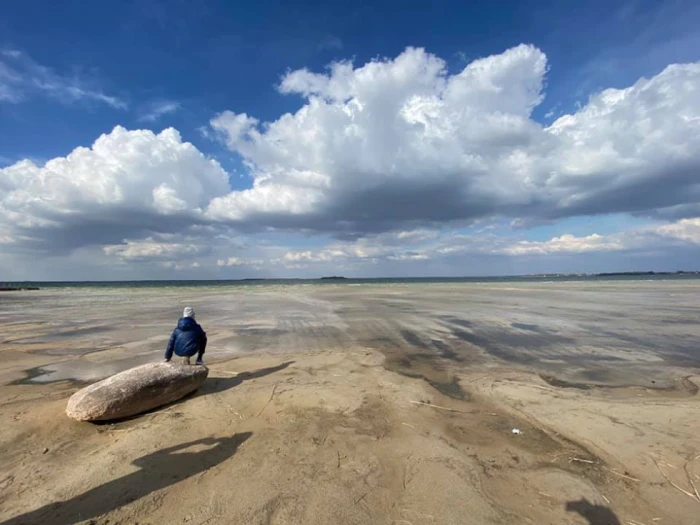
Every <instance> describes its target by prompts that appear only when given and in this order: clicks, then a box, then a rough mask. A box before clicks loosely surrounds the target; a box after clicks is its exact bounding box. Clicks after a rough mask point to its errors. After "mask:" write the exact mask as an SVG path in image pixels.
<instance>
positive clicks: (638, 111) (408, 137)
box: [0, 45, 700, 275]
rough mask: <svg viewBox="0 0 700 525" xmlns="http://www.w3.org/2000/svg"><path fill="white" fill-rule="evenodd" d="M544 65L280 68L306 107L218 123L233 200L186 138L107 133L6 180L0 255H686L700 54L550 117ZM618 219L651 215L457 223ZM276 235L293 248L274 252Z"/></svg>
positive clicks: (695, 191) (360, 258)
mask: <svg viewBox="0 0 700 525" xmlns="http://www.w3.org/2000/svg"><path fill="white" fill-rule="evenodd" d="M0 65H1V64H0ZM547 70H548V65H547V59H546V56H545V55H544V53H542V51H540V50H539V49H537V48H535V47H533V46H528V45H521V46H518V47H515V48H512V49H509V50H507V51H505V52H504V53H502V54H500V55H494V56H490V57H487V58H483V59H479V60H476V61H474V62H472V63H470V64H468V65H467V66H466V67H465V68H464V69H463V70H462V71H460V72H457V73H456V74H450V72H448V70H447V66H446V63H445V62H444V61H443V60H442V59H441V58H439V57H437V56H435V55H432V54H430V53H427V52H426V51H424V50H422V49H415V48H408V49H406V51H404V52H403V53H402V54H401V55H399V56H398V57H396V58H394V59H382V60H379V59H378V60H374V61H372V62H370V63H367V64H364V65H360V66H355V65H353V64H352V63H350V62H338V63H334V64H331V65H330V66H329V67H328V69H327V71H324V72H312V71H308V70H306V69H301V70H296V71H290V72H288V73H287V74H285V75H284V76H283V77H282V78H281V80H280V83H279V85H278V86H277V89H278V90H279V92H280V96H296V97H301V101H302V105H301V109H299V110H298V111H297V112H296V113H294V114H285V115H281V116H280V117H279V118H278V119H277V120H275V121H273V122H266V123H262V122H259V121H258V120H257V119H256V118H255V117H254V116H249V115H247V114H245V113H235V112H232V111H224V112H223V113H220V114H218V115H216V116H215V117H214V118H213V119H212V120H211V123H210V125H211V132H210V133H209V134H210V135H214V136H216V137H217V138H218V139H219V140H222V141H223V142H225V144H226V145H227V147H228V148H229V149H230V150H231V151H232V152H235V153H237V154H239V155H240V156H241V157H242V158H243V160H244V162H245V164H246V165H247V166H248V168H249V170H250V174H251V177H252V185H251V187H250V188H249V189H245V190H241V191H232V190H231V187H230V185H229V182H228V181H229V175H230V174H228V173H226V171H225V170H224V169H223V168H222V167H221V165H220V164H219V163H218V162H217V161H216V160H214V159H211V158H208V157H207V156H206V155H204V154H203V153H202V152H200V151H199V150H197V148H195V146H193V145H192V144H190V143H188V142H185V141H183V140H182V138H181V136H180V134H179V132H178V131H177V130H175V129H172V128H170V129H166V130H164V131H162V132H160V133H154V132H152V131H150V130H132V131H129V130H126V129H124V128H122V127H115V128H114V130H113V131H111V132H110V133H108V134H105V135H102V136H101V137H99V138H97V140H96V141H95V143H94V144H93V145H92V146H90V147H78V148H76V149H75V150H73V151H72V152H71V153H70V154H69V155H67V156H66V157H65V158H56V159H53V160H50V161H49V162H47V163H46V164H45V165H37V164H35V163H33V162H31V161H29V160H24V161H21V162H18V163H16V164H13V165H11V166H8V167H6V168H3V169H0V228H1V230H0V231H1V232H2V233H0V250H1V251H2V252H3V253H5V257H7V258H6V259H5V261H9V260H10V257H12V258H13V259H12V260H13V261H17V260H20V259H19V258H20V257H27V255H26V254H27V253H30V252H31V253H42V254H45V255H64V256H66V257H69V256H70V254H74V253H76V251H79V250H86V253H90V254H92V255H91V256H92V257H95V259H94V260H95V261H97V260H98V259H99V258H103V259H105V260H112V261H116V262H121V263H124V262H129V263H130V264H134V265H138V264H151V263H154V264H155V263H157V264H161V265H166V266H167V267H169V268H188V269H190V270H192V269H197V270H198V271H201V269H202V268H204V267H210V268H212V269H213V270H212V271H214V270H216V271H221V269H230V268H241V267H251V268H254V269H257V270H256V271H260V270H261V269H267V270H266V271H269V272H270V273H271V274H280V275H282V274H285V272H284V271H282V270H283V269H284V270H289V271H291V270H295V269H302V268H308V267H309V265H313V264H321V265H323V264H329V263H331V262H337V261H344V263H349V262H353V261H354V262H363V263H366V262H372V263H377V262H378V261H384V262H386V261H394V262H395V263H396V264H398V263H401V262H402V261H409V262H412V263H416V262H419V261H427V260H436V259H440V258H449V257H455V256H457V255H459V254H479V255H489V256H498V257H502V258H509V257H531V256H544V255H547V254H576V253H585V252H601V253H603V252H605V253H608V252H631V251H634V250H637V251H645V250H646V251H648V250H656V249H660V248H662V247H678V246H681V247H683V249H694V247H697V246H698V244H700V222H699V220H698V219H696V218H695V217H697V216H698V215H700V169H699V168H700V63H693V64H675V65H669V66H668V67H666V68H665V69H664V70H663V71H661V72H660V73H658V74H657V75H656V76H654V77H652V78H649V79H644V78H642V79H639V80H638V81H637V82H636V83H635V84H634V85H632V86H630V87H628V88H626V89H608V90H604V91H602V92H600V93H598V94H596V95H594V96H592V97H591V99H590V100H589V102H588V103H587V104H586V105H584V106H583V107H581V108H580V109H579V110H578V111H576V112H575V113H572V114H567V115H563V116H561V117H559V118H558V119H557V120H556V121H554V122H553V123H552V124H551V125H549V126H544V125H542V124H540V123H539V122H537V121H535V120H534V119H533V118H532V112H533V109H534V108H535V107H536V106H538V104H540V103H541V102H542V100H543V98H544V96H545V95H546V93H545V92H544V85H545V79H546V74H547ZM10 73H11V71H10ZM2 74H3V70H0V79H2V76H1V75H2ZM4 74H5V76H6V77H7V75H8V73H7V71H5V73H4ZM7 85H9V86H10V87H11V88H12V86H11V85H10V84H7ZM1 87H2V85H0V88H1ZM5 89H7V88H5ZM12 89H14V88H12ZM0 93H1V92H0ZM7 93H14V91H8V92H7ZM5 96H8V95H5ZM175 109H177V106H174V107H173V108H172V109H168V111H171V110H175ZM154 111H157V108H155V109H154ZM154 115H155V113H154ZM155 118H157V116H156V117H154V118H153V120H155ZM146 120H149V118H146V117H144V121H146ZM613 213H618V214H619V213H624V214H633V215H635V216H638V217H648V218H650V219H653V221H654V222H653V225H651V226H647V227H642V228H638V229H635V230H632V231H627V232H620V233H617V234H607V235H598V234H596V232H591V233H590V234H589V235H584V236H574V235H562V236H557V237H555V238H552V239H550V240H547V241H531V240H526V239H523V238H522V237H519V235H520V234H518V233H517V232H516V231H512V232H511V233H510V234H508V235H501V236H494V235H490V234H488V233H485V232H481V233H479V232H476V231H473V230H470V231H468V232H465V228H468V227H470V226H471V227H475V225H478V224H489V223H491V222H494V221H505V222H506V223H507V222H511V221H513V222H512V224H513V225H514V226H518V227H520V228H523V227H525V228H527V227H528V226H531V225H535V224H541V223H547V222H551V221H557V220H560V219H563V218H568V217H585V216H598V215H606V214H613ZM275 232H278V233H275ZM279 232H283V233H285V234H286V235H287V236H288V240H289V241H293V244H294V245H295V248H290V247H289V245H288V243H287V244H285V242H284V241H280V240H279V239H275V240H274V241H272V240H271V236H274V235H281V233H279ZM314 235H316V236H317V237H316V238H314V237H313V236H314ZM321 239H330V240H328V241H322V240H321ZM261 241H263V244H261ZM304 244H308V245H309V246H304ZM300 245H302V249H299V246H300ZM319 245H320V246H319ZM22 254H25V255H22ZM2 264H3V259H2V256H0V265H2ZM4 264H5V265H8V264H9V263H8V262H5V263H4ZM329 267H332V266H329ZM349 268H350V269H352V267H349ZM378 271H381V270H378ZM461 273H469V272H468V270H467V271H464V272H461ZM482 273H483V272H482Z"/></svg>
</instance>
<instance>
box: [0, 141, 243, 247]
mask: <svg viewBox="0 0 700 525" xmlns="http://www.w3.org/2000/svg"><path fill="white" fill-rule="evenodd" d="M0 190H2V191H0V224H2V225H3V227H4V230H5V231H6V232H10V233H11V234H12V235H13V237H14V238H16V239H23V244H24V245H27V244H30V245H33V246H35V247H38V248H47V249H51V250H56V251H60V250H70V249H72V248H75V247H78V246H83V245H89V244H103V245H105V244H114V243H115V242H121V241H122V240H123V239H127V238H128V239H132V238H138V237H145V236H148V235H149V234H151V233H153V232H156V233H157V232H163V233H168V232H173V231H183V230H185V229H186V228H189V227H191V226H192V225H193V224H198V223H203V222H206V221H205V220H204V218H203V210H204V209H205V208H206V207H207V206H208V205H209V202H210V201H211V200H212V199H213V198H215V197H217V196H221V195H225V194H227V193H228V192H229V190H230V187H229V185H228V175H227V173H226V172H225V171H224V170H223V169H222V168H221V166H220V165H219V164H218V163H217V162H216V161H214V160H212V159H209V158H207V157H205V156H204V155H203V154H202V153H201V152H200V151H199V150H197V149H196V148H195V147H194V146H193V145H192V144H190V143H188V142H183V141H182V139H181V137H180V134H179V133H178V132H177V131H176V130H174V129H172V128H170V129H166V130H164V131H162V132H161V133H158V134H156V133H153V132H152V131H147V130H138V131H127V130H126V129H124V128H121V127H116V128H114V130H113V131H112V132H111V133H109V134H105V135H102V136H100V137H99V138H98V139H97V140H96V141H95V143H94V144H93V145H92V147H90V148H84V147H80V148H76V149H75V150H73V151H72V152H71V153H70V154H69V155H67V156H66V157H60V158H55V159H52V160H50V161H49V162H47V163H46V164H45V165H43V166H39V165H37V164H35V163H33V162H31V161H27V160H25V161H21V162H18V163H16V164H13V165H11V166H8V167H6V168H2V169H0Z"/></svg>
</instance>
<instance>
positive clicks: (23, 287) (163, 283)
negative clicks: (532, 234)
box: [0, 271, 700, 291]
mask: <svg viewBox="0 0 700 525" xmlns="http://www.w3.org/2000/svg"><path fill="white" fill-rule="evenodd" d="M639 279H643V280H692V279H700V271H676V272H654V271H643V272H605V273H595V274H585V273H578V274H558V273H553V274H535V275H510V276H479V277H476V276H473V277H362V278H356V277H341V276H328V277H319V278H313V279H303V278H288V279H275V278H246V279H182V280H176V279H172V280H165V279H162V280H131V281H13V282H2V281H0V291H29V290H39V289H45V288H65V287H75V288H78V287H84V288H126V287H133V288H162V287H188V286H189V287H192V286H195V287H196V286H269V285H279V286H284V285H295V284H311V285H319V286H321V285H326V286H327V285H344V284H367V285H379V284H430V283H536V282H590V281H621V280H639Z"/></svg>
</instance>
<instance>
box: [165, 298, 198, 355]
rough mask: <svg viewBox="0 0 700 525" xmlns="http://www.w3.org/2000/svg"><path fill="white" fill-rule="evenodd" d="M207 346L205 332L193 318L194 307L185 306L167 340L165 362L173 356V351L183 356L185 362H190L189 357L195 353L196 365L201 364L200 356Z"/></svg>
mask: <svg viewBox="0 0 700 525" xmlns="http://www.w3.org/2000/svg"><path fill="white" fill-rule="evenodd" d="M206 347H207V334H206V332H205V331H204V330H202V327H201V326H199V324H198V323H197V321H195V320H194V309H192V308H190V307H189V306H187V307H186V308H185V310H184V311H183V312H182V317H181V318H180V320H179V321H178V322H177V328H175V330H173V334H172V335H171V336H170V341H168V348H167V350H166V351H165V362H166V363H167V362H169V361H170V359H171V358H172V357H173V352H175V354H177V355H178V356H180V357H183V358H184V363H185V364H188V365H189V364H190V357H192V356H193V355H194V354H197V361H196V362H195V364H196V365H203V364H204V361H202V357H203V356H204V350H205V349H206Z"/></svg>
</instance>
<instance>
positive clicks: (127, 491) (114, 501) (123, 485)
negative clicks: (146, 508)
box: [1, 432, 252, 525]
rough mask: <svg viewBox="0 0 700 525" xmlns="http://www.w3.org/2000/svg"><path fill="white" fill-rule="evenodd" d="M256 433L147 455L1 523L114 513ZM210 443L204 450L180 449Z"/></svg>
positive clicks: (27, 524) (58, 522)
mask: <svg viewBox="0 0 700 525" xmlns="http://www.w3.org/2000/svg"><path fill="white" fill-rule="evenodd" d="M251 436H252V432H243V433H241V434H234V435H233V436H231V437H224V438H204V439H198V440H196V441H190V442H188V443H182V444H180V445H175V446H173V447H169V448H164V449H162V450H158V451H157V452H153V453H152V454H147V455H145V456H142V457H140V458H138V459H136V460H134V462H133V464H134V465H136V466H137V467H140V470H137V471H136V472H133V473H131V474H128V475H126V476H123V477H121V478H118V479H115V480H112V481H110V482H108V483H105V484H104V485H100V486H99V487H95V488H94V489H90V490H89V491H87V492H84V493H83V494H80V495H78V496H75V497H74V498H72V499H69V500H66V501H59V502H56V503H50V504H49V505H45V506H43V507H41V508H39V509H37V510H33V511H31V512H27V513H25V514H22V515H20V516H16V517H14V518H10V519H9V520H7V521H4V522H2V524H1V525H20V524H22V525H33V524H37V525H39V524H48V523H50V524H52V525H69V524H71V523H76V522H79V521H84V520H88V519H91V518H95V517H97V516H101V515H102V514H105V513H108V512H112V511H114V510H117V509H119V508H121V507H122V506H124V505H127V504H129V503H132V502H134V501H136V500H138V499H141V498H143V497H144V496H147V495H149V494H151V493H152V492H155V491H158V490H161V489H164V488H166V487H169V486H170V485H173V484H175V483H178V482H179V481H182V480H183V479H186V478H189V477H191V476H194V475H195V474H198V473H200V472H203V471H205V470H208V469H210V468H212V467H214V466H216V465H218V464H220V463H222V462H224V461H226V460H227V459H229V458H230V457H232V456H233V455H234V454H235V453H236V451H237V449H238V447H239V446H240V445H241V444H242V443H243V442H244V441H246V440H247V439H249V438H250V437H251ZM193 446H209V447H210V448H207V449H206V450H202V451H200V452H179V451H181V450H185V449H188V448H190V447H193Z"/></svg>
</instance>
